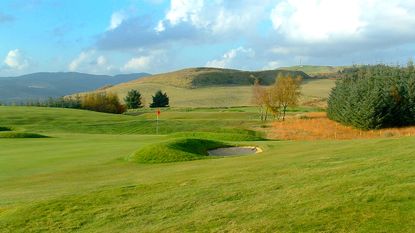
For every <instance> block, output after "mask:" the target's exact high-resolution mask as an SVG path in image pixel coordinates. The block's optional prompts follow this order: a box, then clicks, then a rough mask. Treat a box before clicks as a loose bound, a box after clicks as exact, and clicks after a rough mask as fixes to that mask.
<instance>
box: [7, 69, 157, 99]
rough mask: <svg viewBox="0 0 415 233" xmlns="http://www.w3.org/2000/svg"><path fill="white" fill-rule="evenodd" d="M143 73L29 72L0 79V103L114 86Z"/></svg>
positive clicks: (138, 76) (142, 75) (141, 75)
mask: <svg viewBox="0 0 415 233" xmlns="http://www.w3.org/2000/svg"><path fill="white" fill-rule="evenodd" d="M148 75H149V74H146V73H134V74H121V75H115V76H109V75H93V74H85V73H76V72H56V73H48V72H42V73H33V74H27V75H22V76H18V77H0V101H1V102H7V103H11V102H16V101H24V100H28V99H36V100H38V99H45V98H47V97H58V96H64V95H69V94H72V93H77V92H84V91H90V90H94V89H97V88H99V87H102V86H105V85H115V84H118V83H123V82H127V81H130V80H133V79H137V78H140V77H144V76H148Z"/></svg>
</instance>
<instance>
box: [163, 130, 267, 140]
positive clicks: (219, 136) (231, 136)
mask: <svg viewBox="0 0 415 233" xmlns="http://www.w3.org/2000/svg"><path fill="white" fill-rule="evenodd" d="M171 136H172V137H175V138H203V139H208V140H222V141H263V140H264V138H262V137H260V136H258V135H250V134H236V133H213V132H180V133H174V134H171Z"/></svg>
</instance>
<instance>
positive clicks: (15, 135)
mask: <svg viewBox="0 0 415 233" xmlns="http://www.w3.org/2000/svg"><path fill="white" fill-rule="evenodd" d="M47 137H48V136H45V135H42V134H37V133H26V132H0V138H47Z"/></svg>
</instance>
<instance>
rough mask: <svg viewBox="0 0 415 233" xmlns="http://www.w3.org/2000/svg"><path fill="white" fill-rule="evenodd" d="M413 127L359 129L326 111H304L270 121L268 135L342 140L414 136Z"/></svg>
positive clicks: (283, 137)
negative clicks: (340, 120) (336, 120)
mask: <svg viewBox="0 0 415 233" xmlns="http://www.w3.org/2000/svg"><path fill="white" fill-rule="evenodd" d="M414 135H415V127H413V126H412V127H401V128H387V129H379V130H369V131H367V130H359V129H355V128H353V127H350V126H344V125H341V124H340V123H337V122H335V121H332V120H330V119H328V118H327V116H326V113H324V112H320V113H305V114H299V115H296V116H291V117H288V118H287V119H286V121H279V122H274V123H272V130H271V132H270V133H269V134H268V137H270V138H274V139H280V140H342V139H365V138H385V137H402V136H414Z"/></svg>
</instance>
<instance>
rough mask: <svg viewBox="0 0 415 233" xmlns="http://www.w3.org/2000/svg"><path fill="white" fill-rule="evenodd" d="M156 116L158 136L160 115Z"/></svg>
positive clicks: (157, 132)
mask: <svg viewBox="0 0 415 233" xmlns="http://www.w3.org/2000/svg"><path fill="white" fill-rule="evenodd" d="M156 115H157V123H156V125H157V126H156V134H157V135H158V134H159V114H156Z"/></svg>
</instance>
